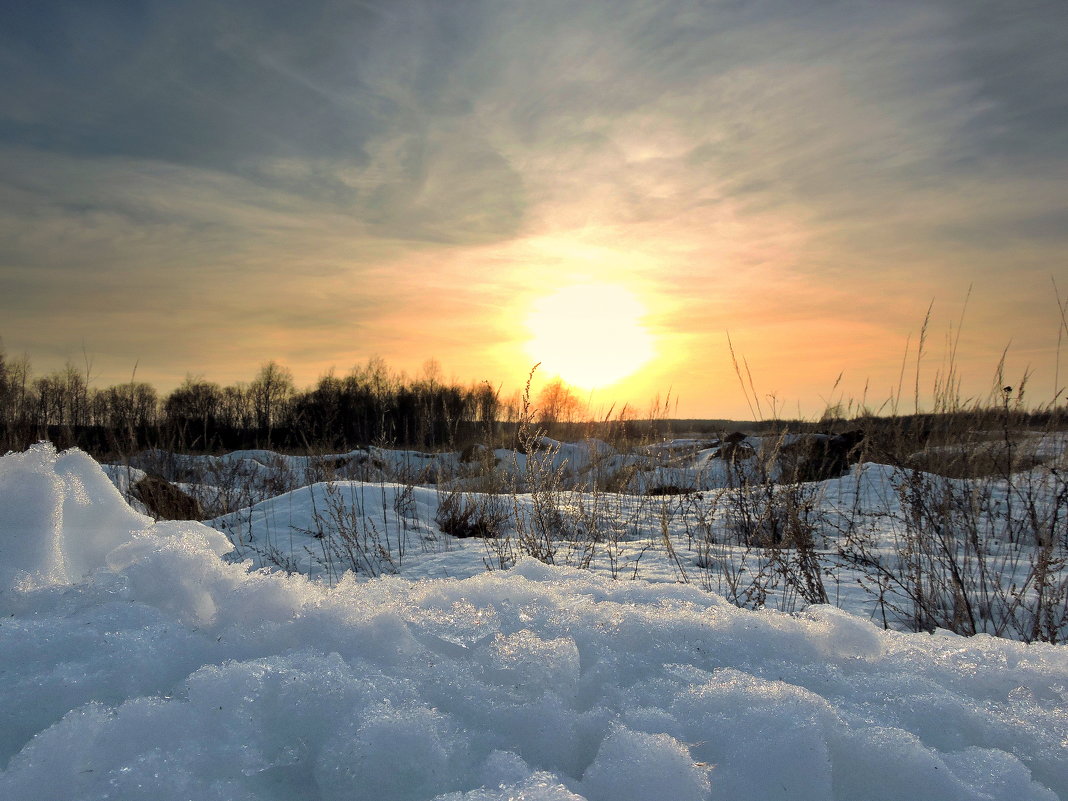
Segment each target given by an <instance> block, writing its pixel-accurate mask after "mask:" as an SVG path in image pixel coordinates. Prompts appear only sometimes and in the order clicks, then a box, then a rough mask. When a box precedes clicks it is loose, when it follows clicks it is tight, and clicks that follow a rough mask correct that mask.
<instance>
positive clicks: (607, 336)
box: [526, 284, 655, 389]
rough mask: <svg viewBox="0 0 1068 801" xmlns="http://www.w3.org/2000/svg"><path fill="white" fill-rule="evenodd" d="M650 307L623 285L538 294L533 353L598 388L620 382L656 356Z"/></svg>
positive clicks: (531, 324) (575, 381)
mask: <svg viewBox="0 0 1068 801" xmlns="http://www.w3.org/2000/svg"><path fill="white" fill-rule="evenodd" d="M646 314H647V312H646V309H645V307H644V306H643V305H642V303H641V302H640V301H639V300H638V299H637V298H636V297H635V296H634V295H633V294H632V293H631V292H629V291H628V290H626V289H624V288H623V287H622V286H619V285H617V284H572V285H570V286H567V287H564V288H562V289H559V290H557V291H556V292H553V293H552V294H550V295H545V296H543V297H541V298H538V299H537V300H536V301H534V303H533V304H532V305H531V310H530V313H529V314H528V316H527V320H526V324H527V327H528V328H529V329H530V335H531V339H530V341H529V342H528V343H527V353H528V354H529V356H530V357H531V358H532V359H534V360H535V361H539V362H541V364H542V367H541V369H542V370H544V371H545V373H546V374H549V375H558V376H560V378H562V379H563V380H564V381H566V382H567V383H569V384H572V385H575V386H580V387H585V388H587V389H594V388H600V387H606V386H609V385H611V384H615V383H617V382H619V381H621V380H623V379H624V378H626V377H627V376H629V375H631V374H632V373H634V372H636V371H637V370H638V369H639V368H641V367H642V366H643V365H644V364H645V363H646V362H648V361H649V360H650V359H652V358H653V356H654V353H655V350H654V347H653V337H652V335H651V334H650V333H649V331H648V330H647V329H646V328H645V325H644V322H643V321H644V319H645V317H646Z"/></svg>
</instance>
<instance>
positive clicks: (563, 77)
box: [0, 0, 1068, 416]
mask: <svg viewBox="0 0 1068 801" xmlns="http://www.w3.org/2000/svg"><path fill="white" fill-rule="evenodd" d="M0 72H2V74H3V75H4V76H5V77H4V80H3V81H0V337H2V338H3V343H4V347H5V349H6V350H7V352H8V353H9V354H12V355H19V354H22V353H26V354H28V355H29V356H30V358H31V360H32V362H33V365H34V369H35V371H36V372H38V373H41V372H45V371H47V370H50V369H53V368H55V367H58V366H60V365H62V364H63V362H64V361H65V360H66V359H67V358H71V359H74V360H75V361H77V362H79V363H81V361H82V358H83V356H82V353H83V350H84V351H85V352H86V353H88V354H89V355H90V356H91V357H92V360H93V365H94V368H93V369H94V374H95V375H96V382H97V383H98V384H108V383H112V382H118V381H122V380H126V379H128V378H129V376H130V374H131V372H132V371H133V370H134V368H135V366H136V370H137V376H138V377H139V378H140V379H143V380H149V381H152V382H154V383H156V384H157V386H159V387H160V388H162V389H167V388H169V387H171V386H173V385H175V384H176V383H178V382H180V381H181V379H182V378H183V377H184V376H185V375H186V374H187V373H191V374H195V375H203V376H205V377H207V378H209V379H212V380H216V381H220V382H231V381H236V380H242V379H248V378H249V377H251V375H252V374H253V373H254V372H255V370H256V369H257V367H258V366H259V364H260V363H262V362H264V361H266V360H268V359H276V360H278V361H281V362H283V363H285V364H287V365H288V366H290V367H291V368H292V369H293V371H294V373H295V375H296V377H297V381H298V383H300V384H308V383H311V382H313V381H314V380H315V378H316V377H317V376H318V375H320V374H321V373H323V372H324V371H326V370H328V369H329V368H330V367H332V366H333V367H336V368H337V370H338V372H345V371H347V370H348V368H349V367H351V366H352V365H353V364H354V363H357V362H362V361H364V360H366V359H367V358H368V357H369V356H373V355H379V356H382V357H384V358H385V359H386V360H387V361H388V362H389V363H390V364H392V365H393V366H395V367H397V368H403V369H406V370H408V371H410V372H413V373H415V372H418V370H419V368H420V365H421V364H422V363H423V362H424V361H425V360H426V359H428V358H436V359H438V360H439V361H440V362H441V364H442V366H443V368H444V371H445V373H446V374H447V375H451V376H455V377H456V378H459V379H461V380H464V381H466V380H479V379H490V380H492V381H493V382H494V383H495V384H496V383H501V382H503V383H504V384H505V386H506V387H511V386H515V385H517V384H518V383H519V382H520V379H521V377H522V376H524V375H525V374H526V372H527V370H528V369H529V367H530V365H531V364H532V363H533V362H534V361H537V360H542V361H544V362H545V365H546V367H545V368H543V369H542V372H543V374H546V375H548V374H549V373H551V372H552V371H553V369H554V368H555V367H557V366H559V367H560V370H559V372H560V373H561V374H562V375H564V376H565V378H568V379H569V380H573V381H574V382H575V383H576V384H580V383H581V377H580V376H577V375H576V373H577V372H581V371H582V360H583V359H585V360H586V363H588V364H589V365H590V375H596V376H597V378H596V381H593V380H591V381H590V382H589V383H598V389H597V390H596V394H595V398H596V399H597V400H599V401H608V400H610V399H616V398H624V397H626V398H629V399H631V400H633V401H636V402H638V403H639V404H641V403H644V402H645V401H647V400H648V399H649V398H651V397H652V396H653V395H654V394H655V393H657V392H660V393H664V392H666V391H667V390H668V389H670V390H671V391H672V393H673V396H675V397H678V399H679V406H678V408H677V410H676V411H677V413H678V414H679V415H687V416H690V415H693V416H698V415H701V416H728V415H735V416H737V415H742V414H744V413H746V412H747V407H746V403H745V400H744V398H743V396H742V394H741V391H740V390H739V389H738V386H737V381H736V379H735V378H734V375H733V368H732V366H731V357H730V352H729V349H728V346H727V332H729V333H730V337H731V340H732V341H733V343H734V346H735V349H736V351H737V353H738V354H739V355H740V356H744V357H745V358H746V360H747V361H748V363H749V366H750V369H751V371H752V374H753V381H754V386H755V388H756V390H757V392H758V394H759V395H760V396H762V398H763V399H764V401H765V402H766V403H769V404H770V403H772V400H771V399H772V397H773V398H774V403H776V404H778V405H780V406H782V407H784V408H785V409H786V411H787V412H794V413H796V411H797V410H798V408H800V409H801V411H802V412H803V413H805V414H812V413H816V412H818V410H819V408H820V407H821V405H822V403H823V401H824V400H825V399H829V398H831V396H832V387H833V385H834V383H835V380H836V379H837V378H838V376H839V374H841V375H842V381H841V383H840V385H839V389H838V390H837V391H836V392H835V393H834V394H835V395H836V396H837V395H841V394H843V393H844V394H845V395H846V396H850V397H855V398H859V397H860V395H861V394H862V393H863V391H864V387H865V385H866V384H867V385H868V386H869V389H868V396H869V400H870V401H873V403H872V405H878V403H879V402H881V400H883V399H885V398H886V397H887V396H888V395H889V394H890V393H891V391H892V390H893V388H894V387H895V386H896V384H897V382H898V376H899V375H900V369H901V361H902V356H903V354H904V352H905V348H906V342H907V341H908V337H909V336H910V334H911V336H912V342H913V346H914V345H915V341H916V338H917V335H918V333H919V329H920V325H921V323H922V321H923V318H924V315H925V313H926V311H927V308H928V306H929V305H930V304H931V302H932V300H933V301H934V307H933V313H932V323H931V326H930V335H929V340H928V347H929V349H930V355H929V357H928V368H927V371H926V372H925V374H924V379H923V382H924V385H925V386H928V385H929V384H930V383H931V382H932V381H933V373H934V371H935V370H936V369H937V368H938V366H939V362H940V360H941V358H942V352H943V350H944V348H943V344H944V341H945V339H946V338H947V336H951V335H952V336H955V335H956V331H955V329H956V327H957V325H958V320H959V319H960V318H961V312H962V307H963V306H964V305H965V300H966V298H968V292H969V287H971V288H972V289H971V295H970V299H969V300H968V303H967V309H966V310H965V312H964V317H963V320H964V325H963V329H962V332H961V335H960V344H959V349H958V352H957V354H958V355H957V362H958V365H959V366H960V367H961V368H962V371H963V373H964V375H965V377H966V379H965V389H966V392H981V391H985V389H986V388H987V387H988V386H989V384H990V381H991V379H992V376H993V372H994V368H995V366H996V364H997V362H998V359H999V358H1000V356H1001V354H1002V352H1003V351H1004V349H1005V348H1006V346H1008V347H1009V355H1008V364H1009V368H1010V370H1011V371H1013V373H1012V374H1013V375H1016V374H1018V373H1019V372H1020V371H1022V370H1024V369H1025V368H1027V367H1030V368H1031V369H1033V370H1034V377H1033V379H1032V383H1031V392H1032V393H1033V399H1034V400H1035V401H1036V402H1038V401H1040V400H1046V399H1048V398H1049V397H1051V396H1052V394H1053V387H1054V374H1055V371H1056V363H1057V355H1056V354H1057V335H1058V324H1059V322H1058V321H1059V318H1058V312H1057V304H1056V301H1055V300H1054V290H1053V282H1052V279H1055V278H1058V277H1059V288H1060V291H1061V295H1062V298H1063V297H1065V296H1068V78H1066V76H1068V3H1065V2H1064V0H1034V1H1033V0H1012V1H1011V2H1010V1H1009V0H1000V1H999V2H988V1H987V0H924V1H923V2H910V1H909V0H895V1H894V2H887V1H886V0H869V1H868V2H834V1H833V0H581V2H577V1H576V0H410V1H409V0H370V1H369V2H347V1H344V0H338V1H337V2H328V1H324V0H302V2H266V1H265V0H247V1H246V2H227V3H220V2H202V3H201V2H157V3H152V2H144V3H141V2H131V0H113V1H112V2H105V1H102V0H101V1H98V2H92V3H87V2H82V1H81V0H72V2H68V3H62V2H49V1H48V0H11V2H7V3H5V4H4V9H3V11H0ZM572 287H578V288H579V289H575V290H571V289H570V288H572ZM561 293H562V294H561ZM552 308H558V309H559V310H560V313H559V314H558V315H557V316H556V317H555V318H554V317H553V314H552V312H551V309H552ZM583 308H588V309H589V314H584V313H583V311H582V310H583ZM547 309H549V310H548V311H547ZM613 310H615V311H613ZM617 317H618V318H619V319H616V318H617ZM617 326H618V327H617ZM546 329H553V330H552V331H547V330H546ZM951 330H952V334H951ZM598 332H601V333H598ZM635 337H637V338H635ZM569 340H570V341H572V342H574V343H575V345H574V348H573V349H571V350H572V352H571V353H570V354H569V355H570V356H571V357H572V362H571V363H569V364H566V365H565V364H564V362H563V359H564V355H563V354H560V353H558V352H556V351H558V350H559V347H560V346H559V344H558V343H559V342H560V341H569ZM554 348H555V349H556V350H555V351H554ZM1066 349H1068V343H1066ZM628 359H629V361H630V362H632V363H633V365H632V367H633V372H631V373H630V374H629V375H627V376H623V375H622V373H623V372H624V369H623V368H622V367H617V368H614V369H608V370H607V372H600V373H598V372H596V371H595V370H594V369H593V367H594V366H595V365H601V366H605V365H612V364H616V363H618V362H622V361H626V360H628ZM546 371H548V372H546ZM1066 378H1068V359H1064V358H1062V369H1061V370H1060V379H1061V383H1064V382H1065V379H1066ZM910 380H911V379H910ZM1014 380H1015V379H1014Z"/></svg>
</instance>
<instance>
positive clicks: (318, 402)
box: [0, 350, 518, 454]
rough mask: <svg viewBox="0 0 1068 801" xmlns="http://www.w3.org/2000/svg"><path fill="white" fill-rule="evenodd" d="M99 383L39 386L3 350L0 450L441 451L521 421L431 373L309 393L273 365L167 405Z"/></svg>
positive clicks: (364, 368) (352, 376)
mask: <svg viewBox="0 0 1068 801" xmlns="http://www.w3.org/2000/svg"><path fill="white" fill-rule="evenodd" d="M90 372H91V371H90V370H89V369H88V368H87V369H84V370H83V369H79V368H78V367H76V366H75V365H73V364H71V363H68V364H67V366H66V367H65V368H64V369H62V370H59V371H56V372H54V373H52V374H50V375H44V376H37V377H35V376H34V375H33V374H32V371H31V369H30V364H29V361H28V359H26V358H22V359H10V358H8V357H7V356H6V355H5V354H4V352H3V351H2V350H0V447H2V448H3V449H4V450H7V449H11V450H19V449H22V448H25V447H27V446H28V445H30V444H32V443H33V442H36V441H38V440H41V439H49V440H51V441H53V442H55V443H56V444H57V445H58V446H60V447H70V446H74V445H77V446H79V447H81V448H83V449H85V450H87V451H89V452H91V453H96V454H99V453H125V452H131V451H133V450H137V449H141V448H146V447H165V448H169V449H172V450H180V451H215V450H234V449H240V448H261V447H262V448H275V449H283V450H304V449H311V448H314V449H319V450H321V449H332V450H341V449H346V448H350V447H356V446H359V445H366V444H372V443H389V444H397V445H406V446H410V447H419V448H436V447H441V446H445V445H450V444H454V443H456V442H457V441H460V440H467V439H471V438H472V437H473V436H475V435H476V434H477V433H486V430H487V429H489V430H490V433H493V429H495V427H496V426H497V425H498V424H499V423H502V422H507V421H508V419H509V418H510V417H512V418H514V417H515V415H517V414H518V412H517V410H516V409H515V404H514V402H513V403H512V404H502V403H501V401H500V399H499V393H498V391H497V390H495V389H494V388H493V387H492V386H490V385H489V384H488V383H482V384H472V385H467V386H463V385H460V384H457V383H454V382H449V381H445V380H442V379H441V377H440V369H439V368H438V366H437V364H436V362H433V361H431V362H428V363H427V364H426V365H425V366H424V369H423V373H422V375H421V376H419V377H418V378H414V379H413V378H409V377H408V376H406V375H405V374H404V373H399V372H396V371H394V370H392V369H390V367H389V366H388V365H387V364H386V363H385V362H384V361H383V360H382V359H380V358H372V359H370V360H368V361H367V363H366V364H364V365H360V366H357V367H355V368H353V369H352V370H351V371H350V372H349V373H348V374H347V375H345V376H340V377H339V376H336V375H334V374H333V373H330V374H328V375H325V376H323V377H321V378H320V379H319V380H318V382H317V383H316V384H315V385H314V386H313V387H311V388H308V389H305V390H298V389H297V388H296V387H295V386H294V383H293V376H292V373H291V372H290V371H289V370H288V369H287V368H285V367H283V366H281V365H279V364H278V363H277V362H274V361H271V362H268V363H267V364H264V365H263V366H262V367H261V368H260V370H259V372H258V373H257V374H256V376H255V377H254V378H253V380H252V381H251V382H249V383H247V384H245V383H237V384H233V385H229V386H221V385H219V384H217V383H214V382H211V381H207V380H204V379H201V378H194V377H187V378H186V379H185V381H184V382H183V383H182V384H181V386H179V387H178V388H177V389H175V390H174V391H173V392H171V393H169V394H167V395H164V396H162V397H161V396H160V395H159V393H158V392H157V391H156V389H155V388H154V387H153V386H152V385H151V384H147V383H145V382H141V381H135V380H131V381H129V382H127V383H124V384H116V385H114V386H109V387H104V388H95V387H92V386H91V385H90Z"/></svg>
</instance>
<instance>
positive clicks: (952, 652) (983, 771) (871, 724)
mask: <svg viewBox="0 0 1068 801" xmlns="http://www.w3.org/2000/svg"><path fill="white" fill-rule="evenodd" d="M0 515H2V517H0V547H2V548H3V552H2V555H3V558H4V561H3V563H4V565H5V570H6V573H5V574H4V582H5V583H4V584H3V585H0V590H2V592H3V595H2V596H0V599H2V600H3V605H4V610H5V611H4V616H3V617H2V618H0V675H2V676H3V677H4V680H3V681H2V682H0V768H2V770H0V798H5V799H7V798H11V799H20V801H35V800H36V799H42V800H43V799H56V798H72V799H73V798H77V799H104V798H112V799H115V798H121V799H151V800H152V801H177V800H178V799H188V798H197V799H207V800H212V799H219V800H220V801H221V800H222V799H227V800H230V799H240V800H242V801H245V800H251V799H268V800H271V801H283V800H288V799H312V801H332V800H333V799H357V800H358V799H376V801H402V800H405V799H407V800H410V801H414V800H415V799H436V801H505V800H506V799H508V800H509V801H511V800H514V799H521V800H522V801H581V800H582V799H587V801H631V800H632V799H633V801H648V800H649V799H659V798H664V799H673V800H674V801H691V799H694V800H696V799H700V800H701V801H705V800H706V799H707V800H708V801H712V800H713V799H724V800H725V799H737V798H760V799H858V798H864V799H887V800H890V799H910V801H911V799H916V798H938V799H944V800H946V801H955V800H957V799H960V801H964V799H968V800H969V801H974V799H1004V798H1013V799H1018V800H1019V801H1029V800H1034V801H1038V800H1041V801H1051V800H1053V799H1062V801H1064V800H1065V799H1068V770H1066V768H1065V766H1066V765H1068V691H1066V689H1065V688H1066V687H1068V649H1065V648H1064V647H1062V646H1050V645H1030V646H1028V645H1024V644H1021V643H1017V642H1011V641H1006V640H995V639H993V638H989V637H975V638H972V639H963V638H960V637H955V636H945V635H938V636H929V635H915V634H900V633H894V632H884V631H882V630H879V629H876V628H875V627H873V626H872V625H871V624H869V623H868V622H867V621H865V620H862V619H860V618H857V617H854V616H851V615H849V614H847V613H845V612H841V611H838V610H834V609H831V608H828V607H814V608H811V609H809V610H808V611H806V612H805V613H804V614H803V615H798V616H787V615H783V614H779V613H774V612H767V611H763V612H750V611H745V610H740V609H737V608H735V607H733V606H731V605H729V604H727V603H726V602H725V601H724V600H723V599H721V598H718V597H717V596H714V595H711V594H708V593H705V592H702V591H700V590H698V589H696V588H694V587H692V586H684V585H672V584H646V583H642V582H627V581H611V580H608V579H606V578H602V577H598V576H595V575H590V574H589V573H588V572H583V571H578V570H570V569H566V568H554V567H549V566H546V565H543V564H541V563H539V562H535V561H532V560H524V561H521V562H520V563H519V564H518V565H517V566H516V567H515V568H514V569H513V570H510V571H507V572H493V573H488V572H487V573H483V574H481V575H478V576H475V577H472V578H468V579H463V580H451V579H449V580H426V581H421V582H411V581H407V580H403V579H400V578H396V577H390V578H382V579H375V580H370V581H366V582H362V583H361V582H358V581H357V580H356V579H355V578H354V577H353V576H352V575H351V574H347V575H346V576H345V577H344V578H343V579H342V580H341V581H339V582H338V583H337V584H336V585H335V586H333V587H329V586H326V585H325V584H323V583H320V582H316V581H312V580H309V579H308V578H307V577H304V576H299V575H294V576H286V575H283V574H280V573H269V572H265V571H252V570H250V569H249V566H248V565H237V564H230V563H227V562H225V561H224V560H223V559H221V558H220V551H221V550H223V548H224V547H225V543H223V542H220V540H222V539H224V538H222V537H221V535H219V534H218V533H217V532H213V531H211V530H210V529H206V528H205V527H204V526H202V525H200V524H197V523H181V524H162V523H157V524H152V522H151V521H150V520H148V519H147V518H144V517H142V516H139V515H137V514H135V513H133V512H132V511H131V510H129V508H128V507H127V506H126V505H125V504H124V503H123V501H122V499H121V497H120V496H119V495H118V493H117V491H116V490H115V489H114V488H113V487H112V486H111V485H110V483H109V482H108V480H107V477H106V476H105V475H104V473H103V472H102V471H101V470H100V469H99V467H98V466H96V465H95V463H93V462H92V460H91V459H89V458H88V457H87V456H85V455H84V454H81V453H78V452H69V453H66V454H61V455H57V454H56V453H55V452H54V451H53V450H51V449H50V448H47V447H44V446H39V447H37V448H35V449H32V450H31V451H29V452H27V453H24V454H15V455H10V456H7V457H3V458H2V459H0Z"/></svg>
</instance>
